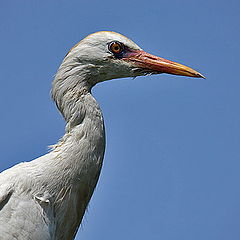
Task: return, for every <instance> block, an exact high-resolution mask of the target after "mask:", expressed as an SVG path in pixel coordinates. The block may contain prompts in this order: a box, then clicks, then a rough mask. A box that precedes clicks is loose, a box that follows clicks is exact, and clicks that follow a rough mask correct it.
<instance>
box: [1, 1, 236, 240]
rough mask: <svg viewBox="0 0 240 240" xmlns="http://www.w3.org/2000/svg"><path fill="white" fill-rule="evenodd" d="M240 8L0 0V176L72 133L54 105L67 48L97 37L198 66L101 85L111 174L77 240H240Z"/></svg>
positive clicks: (105, 174) (104, 177)
mask: <svg viewBox="0 0 240 240" xmlns="http://www.w3.org/2000/svg"><path fill="white" fill-rule="evenodd" d="M239 12H240V3H239V1H237V0H236V1H231V0H228V1H221V0H220V1H217V0H216V1H213V0H212V1H211V0H210V1H209V0H208V1H192V0H182V1H177V0H172V1H167V0H166V1H161V0H160V1H127V0H122V1H110V0H108V1H104V0H102V1H89V2H88V1H80V0H79V1H76V0H74V1H62V0H55V1H33V0H31V1H27V0H25V1H16V0H15V1H1V3H0V39H1V44H0V53H1V55H0V69H1V71H0V83H1V85H0V86H1V88H0V92H1V94H0V111H1V115H0V116H1V117H0V124H1V135H0V146H1V155H0V170H3V169H6V168H8V167H10V166H12V165H14V164H17V163H19V162H22V161H28V160H31V159H34V158H36V157H38V156H40V155H42V154H44V153H46V152H47V145H50V144H54V143H55V142H57V140H58V139H59V138H60V137H61V136H62V135H63V133H64V122H63V119H62V117H61V116H60V114H59V113H58V112H57V110H56V108H55V106H54V104H53V103H52V101H51V99H50V94H49V92H50V88H51V81H52V79H53V76H54V74H55V72H56V70H57V68H58V66H59V64H60V63H61V61H62V59H63V57H64V56H65V54H66V53H67V51H68V50H69V49H70V48H71V47H72V46H73V45H74V44H75V43H77V42H78V41H79V40H81V39H82V38H83V37H85V36H86V35H88V34H90V33H92V32H95V31H99V30H113V31H116V32H120V33H122V34H124V35H126V36H128V37H129V38H131V39H132V40H134V41H135V42H136V43H137V44H139V45H140V46H141V47H142V48H143V49H144V50H146V51H148V52H150V53H152V54H155V55H159V56H162V57H165V58H168V59H171V60H175V61H177V62H180V63H183V64H186V65H189V66H191V67H193V68H194V69H196V70H198V71H200V72H201V73H202V74H204V75H206V77H207V80H205V81H204V80H200V79H191V78H187V77H179V76H171V75H164V74H163V75H156V76H149V77H138V78H137V79H135V80H132V79H130V78H129V79H121V80H114V81H109V82H104V83H101V84H99V85H98V86H96V87H95V88H94V90H93V93H94V96H95V97H96V99H97V100H98V101H99V103H100V105H101V107H102V110H103V113H104V117H105V124H106V131H107V150H106V155H105V160H104V167H103V170H102V174H101V178H100V181H99V183H98V186H97V189H96V191H95V193H94V196H93V198H92V200H91V203H90V206H89V210H88V213H87V214H86V216H85V220H84V222H83V224H82V227H81V229H80V230H79V232H78V235H77V239H81V240H94V239H104V240H108V239H109V240H110V239H111V240H112V239H114V240H122V239H138V240H143V239H144V240H145V239H151V240H159V239H164V240H165V239H166V240H179V239H181V240H193V239H194V240H203V239H204V240H215V239H216V240H229V239H231V240H239V239H240V187H239V185H240V183H239V182H240V174H239V172H240V146H239V143H240V127H239V125H240V124H239V123H240V109H239V105H240V97H239V91H240V79H239V78H240V77H239V69H240V65H239V58H240V54H239V50H240V17H239Z"/></svg>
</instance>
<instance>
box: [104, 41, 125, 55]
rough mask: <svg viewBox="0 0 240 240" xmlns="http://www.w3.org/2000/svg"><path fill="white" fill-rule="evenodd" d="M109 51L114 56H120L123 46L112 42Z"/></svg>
mask: <svg viewBox="0 0 240 240" xmlns="http://www.w3.org/2000/svg"><path fill="white" fill-rule="evenodd" d="M108 48H109V50H110V51H111V52H112V53H114V54H120V53H121V52H122V51H123V48H124V46H123V44H122V43H120V42H117V41H115V42H111V43H110V44H109V46H108Z"/></svg>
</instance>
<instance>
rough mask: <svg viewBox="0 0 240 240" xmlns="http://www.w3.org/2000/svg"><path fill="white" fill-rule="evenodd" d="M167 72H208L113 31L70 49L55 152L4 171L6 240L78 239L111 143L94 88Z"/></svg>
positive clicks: (59, 82)
mask: <svg viewBox="0 0 240 240" xmlns="http://www.w3.org/2000/svg"><path fill="white" fill-rule="evenodd" d="M163 72H166V73H172V74H178V75H185V76H191V77H202V75H201V74H200V73H198V72H196V71H194V70H193V69H191V68H188V67H185V66H183V65H180V64H177V63H174V62H171V61H168V60H165V59H162V58H158V57H155V56H153V55H150V54H148V53H146V52H144V51H143V50H142V49H141V48H140V47H138V46H137V45H136V44H135V43H134V42H132V41H131V40H129V39H128V38H126V37H124V36H122V35H120V34H117V33H114V32H98V33H95V34H91V35H89V36H88V37H86V38H85V39H83V40H82V41H80V42H79V43H78V44H77V45H76V46H74V47H73V48H72V49H71V50H70V51H69V53H68V54H67V55H66V57H65V58H64V60H63V62H62V64H61V66H60V67H59V70H58V71H57V74H56V77H55V79H54V81H53V86H52V97H53V99H54V101H55V102H56V105H57V107H58V109H59V111H60V112H61V113H62V115H63V117H64V119H65V120H66V123H67V124H66V133H65V135H64V136H63V137H62V139H60V141H59V142H58V143H57V144H56V145H54V146H53V148H52V150H51V151H50V152H49V153H48V154H46V155H44V156H42V157H40V158H37V159H35V160H33V161H31V162H24V163H20V164H18V165H16V166H14V167H12V168H10V169H8V170H6V171H4V172H2V173H1V174H0V240H13V239H17V240H28V239H29V240H30V239H32V240H71V239H74V236H75V235H76V232H77V229H78V227H79V225H80V223H81V221H82V218H83V215H84V212H85V209H86V207H87V205H88V202H89V200H90V198H91V196H92V193H93V191H94V188H95V186H96V184H97V181H98V177H99V174H100V170H101V167H102V162H103V155H104V151H105V132H104V123H103V117H102V113H101V109H100V107H99V105H98V103H97V102H96V100H95V99H94V98H93V96H92V95H91V88H92V87H93V86H94V85H95V84H97V83H98V82H102V81H105V80H109V79H114V78H122V77H136V76H139V75H145V74H153V73H154V74H155V73H163Z"/></svg>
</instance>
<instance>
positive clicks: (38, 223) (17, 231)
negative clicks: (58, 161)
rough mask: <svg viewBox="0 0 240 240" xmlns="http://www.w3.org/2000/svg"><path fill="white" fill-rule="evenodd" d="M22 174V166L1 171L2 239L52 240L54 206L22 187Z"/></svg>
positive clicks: (0, 236) (0, 227)
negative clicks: (52, 211) (52, 208)
mask: <svg viewBox="0 0 240 240" xmlns="http://www.w3.org/2000/svg"><path fill="white" fill-rule="evenodd" d="M19 174H23V173H22V172H21V166H19V167H18V166H15V167H13V168H10V169H8V170H6V171H4V172H2V173H1V174H0V239H1V240H14V239H17V240H30V239H34V240H42V239H44V240H52V239H53V238H52V237H51V236H53V232H54V229H53V228H54V227H53V226H52V219H51V213H50V212H51V211H50V210H51V209H50V206H49V204H48V203H42V201H41V199H37V198H35V196H33V195H32V194H31V193H30V191H29V192H26V191H24V190H23V189H21V187H20V185H18V181H19ZM21 178H22V176H21ZM21 180H22V179H21Z"/></svg>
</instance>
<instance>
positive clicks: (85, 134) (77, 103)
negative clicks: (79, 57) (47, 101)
mask: <svg viewBox="0 0 240 240" xmlns="http://www.w3.org/2000/svg"><path fill="white" fill-rule="evenodd" d="M93 85H94V79H92V78H91V76H90V75H89V74H88V67H87V66H84V65H79V64H74V63H67V64H66V61H65V62H63V64H62V65H61V66H60V68H59V70H58V72H57V74H56V77H55V79H54V81H53V85H52V97H53V100H54V101H55V102H56V105H57V107H58V109H59V111H60V112H61V113H62V115H63V117H64V119H65V120H66V123H67V125H66V133H65V135H64V136H63V138H62V139H61V140H60V142H59V143H58V144H57V145H56V146H61V147H63V145H65V147H66V148H67V149H65V150H64V151H68V148H69V149H70V151H71V149H73V148H74V149H75V150H76V151H78V150H81V149H82V148H83V146H81V144H79V143H81V142H83V141H84V140H87V141H88V142H89V145H91V146H90V147H92V146H94V145H95V146H97V147H100V148H102V149H103V151H104V148H105V132H104V123H103V116H102V113H101V109H100V107H99V105H98V103H97V101H96V100H95V99H94V97H93V96H92V95H91V88H92V86H93ZM86 150H87V149H86ZM89 151H91V150H90V149H89ZM101 151H102V150H101ZM100 155H102V154H100Z"/></svg>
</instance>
